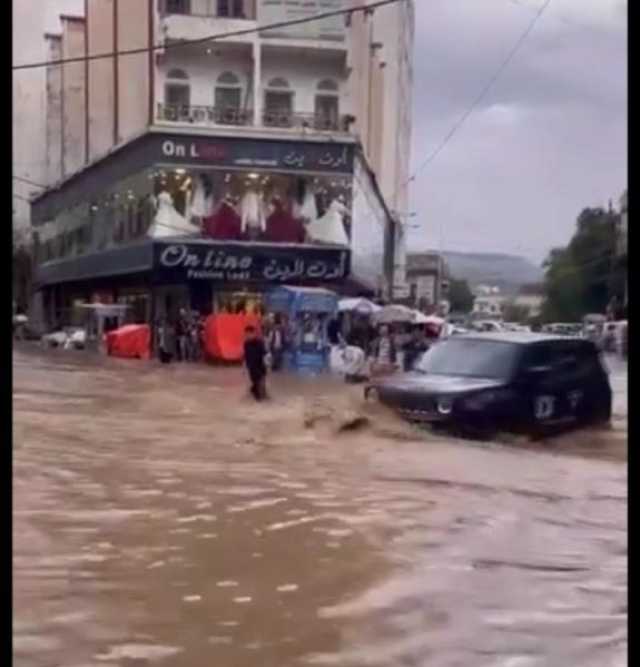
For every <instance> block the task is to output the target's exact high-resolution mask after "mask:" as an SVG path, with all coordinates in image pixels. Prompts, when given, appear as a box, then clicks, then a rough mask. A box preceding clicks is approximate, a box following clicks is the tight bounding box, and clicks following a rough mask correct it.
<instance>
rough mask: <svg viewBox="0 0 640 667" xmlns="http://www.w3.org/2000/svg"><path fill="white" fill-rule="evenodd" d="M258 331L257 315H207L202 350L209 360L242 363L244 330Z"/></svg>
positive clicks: (258, 319)
mask: <svg viewBox="0 0 640 667" xmlns="http://www.w3.org/2000/svg"><path fill="white" fill-rule="evenodd" d="M249 325H251V326H254V327H255V328H256V329H258V330H259V329H260V318H259V317H258V316H257V315H242V314H238V315H234V314H231V313H220V314H218V315H209V317H207V319H206V321H205V324H204V349H205V353H206V355H207V357H209V358H210V359H222V360H223V361H242V359H243V357H244V330H245V328H246V327H247V326H249Z"/></svg>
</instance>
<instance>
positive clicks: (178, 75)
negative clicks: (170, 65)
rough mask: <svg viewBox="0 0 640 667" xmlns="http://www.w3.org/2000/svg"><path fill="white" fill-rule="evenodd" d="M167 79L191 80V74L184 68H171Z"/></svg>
mask: <svg viewBox="0 0 640 667" xmlns="http://www.w3.org/2000/svg"><path fill="white" fill-rule="evenodd" d="M167 79H180V80H184V81H188V80H189V75H188V74H187V73H186V72H185V71H184V70H183V69H170V70H169V73H168V74H167Z"/></svg>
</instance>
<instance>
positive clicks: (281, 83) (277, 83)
mask: <svg viewBox="0 0 640 667" xmlns="http://www.w3.org/2000/svg"><path fill="white" fill-rule="evenodd" d="M288 87H289V82H288V81H287V80H286V79H283V78H282V77H281V76H277V77H275V78H274V79H271V80H270V81H269V83H267V88H288Z"/></svg>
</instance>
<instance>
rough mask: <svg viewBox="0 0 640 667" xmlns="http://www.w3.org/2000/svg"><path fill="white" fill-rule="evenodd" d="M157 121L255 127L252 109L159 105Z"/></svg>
mask: <svg viewBox="0 0 640 667" xmlns="http://www.w3.org/2000/svg"><path fill="white" fill-rule="evenodd" d="M157 120H158V121H160V122H170V123H188V124H190V125H205V126H211V125H237V126H247V125H253V111H252V110H251V109H236V108H232V107H228V108H225V109H221V108H219V107H207V106H187V105H183V104H180V105H177V104H158V109H157Z"/></svg>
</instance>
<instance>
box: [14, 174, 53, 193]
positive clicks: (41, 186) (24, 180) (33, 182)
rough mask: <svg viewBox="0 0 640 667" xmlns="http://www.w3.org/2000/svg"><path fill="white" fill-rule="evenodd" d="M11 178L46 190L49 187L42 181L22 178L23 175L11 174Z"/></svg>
mask: <svg viewBox="0 0 640 667" xmlns="http://www.w3.org/2000/svg"><path fill="white" fill-rule="evenodd" d="M12 178H13V180H14V181H20V182H21V183H26V184H27V185H33V186H34V187H35V188H42V189H43V190H46V189H47V188H48V187H49V186H47V185H42V183H36V182H35V181H31V180H29V179H28V178H24V177H23V176H12Z"/></svg>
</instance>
